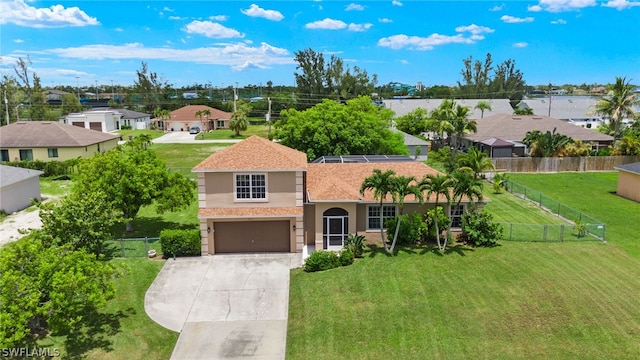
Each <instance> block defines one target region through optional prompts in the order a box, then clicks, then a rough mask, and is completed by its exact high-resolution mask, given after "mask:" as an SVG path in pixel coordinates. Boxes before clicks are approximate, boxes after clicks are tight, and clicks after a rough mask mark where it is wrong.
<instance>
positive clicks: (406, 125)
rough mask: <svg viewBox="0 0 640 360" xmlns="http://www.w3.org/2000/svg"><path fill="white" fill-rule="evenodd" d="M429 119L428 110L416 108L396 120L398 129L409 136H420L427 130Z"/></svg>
mask: <svg viewBox="0 0 640 360" xmlns="http://www.w3.org/2000/svg"><path fill="white" fill-rule="evenodd" d="M428 118H429V112H428V111H427V109H423V108H416V109H413V110H411V111H410V112H409V113H408V114H406V115H403V116H400V117H398V118H396V119H395V123H396V128H397V129H398V130H400V131H404V132H406V133H407V134H411V135H419V134H421V133H423V132H425V131H426V130H427V119H428Z"/></svg>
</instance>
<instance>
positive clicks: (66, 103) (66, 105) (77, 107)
mask: <svg viewBox="0 0 640 360" xmlns="http://www.w3.org/2000/svg"><path fill="white" fill-rule="evenodd" d="M80 111H82V104H81V103H80V100H79V99H78V97H77V96H76V95H75V94H72V93H68V94H64V95H62V112H61V115H67V114H70V113H75V112H80Z"/></svg>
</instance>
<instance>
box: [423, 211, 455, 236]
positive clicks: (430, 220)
mask: <svg viewBox="0 0 640 360" xmlns="http://www.w3.org/2000/svg"><path fill="white" fill-rule="evenodd" d="M437 216H438V230H440V232H443V231H445V230H446V229H447V227H448V226H449V217H448V216H447V215H445V214H444V209H443V208H442V207H441V206H438V212H437ZM435 218H436V211H435V209H431V210H429V211H427V216H426V217H425V225H426V230H425V233H426V235H425V240H426V241H435V240H436V220H435Z"/></svg>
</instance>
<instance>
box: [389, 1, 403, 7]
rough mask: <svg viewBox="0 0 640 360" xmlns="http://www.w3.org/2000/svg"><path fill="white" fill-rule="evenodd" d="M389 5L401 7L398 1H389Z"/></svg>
mask: <svg viewBox="0 0 640 360" xmlns="http://www.w3.org/2000/svg"><path fill="white" fill-rule="evenodd" d="M391 5H393V6H402V3H401V2H400V1H398V0H392V1H391Z"/></svg>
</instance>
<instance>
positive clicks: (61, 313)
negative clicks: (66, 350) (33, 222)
mask: <svg viewBox="0 0 640 360" xmlns="http://www.w3.org/2000/svg"><path fill="white" fill-rule="evenodd" d="M118 273H119V270H118V269H117V268H116V267H115V266H114V265H113V264H112V263H110V262H105V261H101V260H97V259H96V257H95V256H94V255H93V254H90V253H87V252H86V251H85V250H84V249H80V250H73V249H72V247H71V246H70V245H64V246H50V247H47V246H45V245H44V244H43V243H42V241H41V240H40V239H39V238H38V234H37V233H33V234H31V235H29V236H27V237H24V238H22V239H20V240H18V241H16V242H14V243H11V244H9V245H7V246H5V247H3V248H2V249H1V250H0V275H1V276H0V306H1V309H2V311H0V348H7V347H17V346H28V345H31V346H33V345H35V340H36V338H35V335H36V334H38V333H42V332H46V331H50V332H51V333H52V335H67V338H68V339H74V338H78V337H80V336H83V335H84V334H83V333H82V329H83V327H84V325H87V324H88V323H89V322H90V321H92V319H95V318H96V315H97V314H98V312H99V310H100V309H102V308H104V306H105V305H106V304H107V302H108V301H109V300H110V299H112V298H113V297H114V294H115V289H114V286H113V282H112V278H113V277H115V276H117V275H118Z"/></svg>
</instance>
